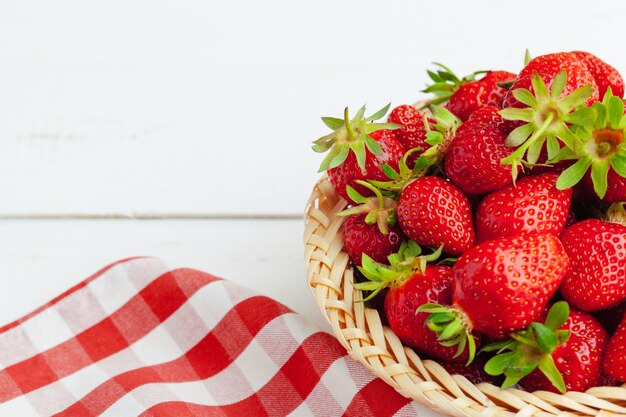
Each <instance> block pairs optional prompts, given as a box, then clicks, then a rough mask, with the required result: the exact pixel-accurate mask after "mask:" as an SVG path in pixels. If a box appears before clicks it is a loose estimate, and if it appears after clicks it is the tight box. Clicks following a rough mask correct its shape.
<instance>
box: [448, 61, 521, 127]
mask: <svg viewBox="0 0 626 417" xmlns="http://www.w3.org/2000/svg"><path fill="white" fill-rule="evenodd" d="M514 79H515V74H511V73H510V72H506V71H491V72H488V73H487V74H486V75H485V76H484V77H483V78H481V79H480V80H478V81H472V82H468V83H466V84H462V85H461V86H459V88H458V90H456V91H455V92H454V93H453V94H452V96H450V99H449V100H448V103H447V104H446V108H447V109H448V110H450V111H451V112H452V113H454V114H455V115H456V116H457V117H458V118H459V119H461V120H464V121H465V120H467V119H468V118H469V117H470V116H471V115H472V113H474V112H475V111H476V110H478V109H480V108H482V107H485V106H500V105H501V104H502V100H503V99H504V96H505V94H506V92H507V90H505V89H504V88H502V87H500V86H499V85H498V84H499V83H504V82H508V81H513V80H514Z"/></svg>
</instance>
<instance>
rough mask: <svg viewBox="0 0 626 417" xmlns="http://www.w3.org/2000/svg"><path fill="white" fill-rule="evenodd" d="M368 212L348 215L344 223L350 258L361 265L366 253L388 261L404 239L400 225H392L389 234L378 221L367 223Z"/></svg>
mask: <svg viewBox="0 0 626 417" xmlns="http://www.w3.org/2000/svg"><path fill="white" fill-rule="evenodd" d="M366 217H367V214H365V213H362V214H355V215H352V216H348V218H347V219H346V221H345V222H344V224H343V240H344V244H345V246H346V252H348V255H349V256H350V259H352V261H353V262H354V263H355V264H356V265H361V255H362V254H364V253H365V254H366V255H367V256H369V257H370V258H372V259H374V260H375V261H376V262H380V263H387V257H388V256H389V255H391V254H392V253H395V252H397V251H398V248H400V244H402V241H403V239H404V234H403V233H402V230H401V229H400V226H398V225H395V226H390V227H389V230H388V232H387V234H384V233H382V232H381V231H380V229H379V228H378V225H377V224H376V223H373V224H367V223H366V221H365V218H366Z"/></svg>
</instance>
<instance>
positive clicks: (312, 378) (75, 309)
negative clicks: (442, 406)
mask: <svg viewBox="0 0 626 417" xmlns="http://www.w3.org/2000/svg"><path fill="white" fill-rule="evenodd" d="M418 414H419V415H424V416H435V415H437V414H436V413H435V412H433V411H430V410H428V409H426V408H424V407H421V406H419V405H418V404H416V403H414V402H410V401H409V400H407V399H405V398H404V397H402V396H400V395H399V394H397V393H396V392H395V391H394V390H393V389H392V388H390V387H389V386H388V385H386V384H385V383H384V382H383V381H382V380H379V379H376V378H374V376H373V375H372V374H371V373H370V372H369V371H368V370H366V369H365V368H363V367H362V366H361V365H359V364H358V363H356V362H354V361H353V360H351V359H350V358H349V357H348V356H346V352H345V350H344V349H343V348H342V347H341V345H340V344H339V343H338V342H337V341H336V340H335V339H334V338H333V337H332V336H331V335H330V334H328V333H326V332H323V331H321V330H320V329H318V328H317V327H316V326H314V325H312V324H310V323H308V322H307V321H306V320H304V319H303V318H302V317H301V316H299V315H298V314H295V313H293V312H292V311H290V310H289V309H288V308H286V307H285V306H283V305H282V304H280V303H278V302H276V301H274V300H272V299H270V298H267V297H264V296H260V295H257V294H254V293H253V292H251V291H249V290H247V289H245V288H242V287H240V286H238V285H236V284H233V283H232V282H229V281H226V280H222V279H219V278H216V277H214V276H212V275H209V274H206V273H203V272H200V271H197V270H192V269H174V270H169V269H168V268H167V267H166V266H165V265H164V264H163V263H162V262H160V261H159V260H157V259H153V258H135V259H130V260H125V261H121V262H118V263H116V264H113V265H110V266H108V267H106V268H104V269H103V270H101V271H100V272H98V273H96V274H95V275H93V276H92V277H90V278H88V279H87V280H85V281H84V282H82V283H80V284H79V285H77V286H76V287H74V288H72V289H70V290H69V291H67V292H66V293H65V294H63V295H61V296H60V297H58V298H56V299H55V300H53V301H51V302H50V303H48V304H47V305H45V306H43V307H42V308H40V309H38V310H37V311H35V312H33V313H32V314H30V315H28V316H26V317H24V318H22V319H20V320H18V321H16V322H14V323H11V324H9V325H6V326H4V327H2V328H0V416H2V417H30V416H52V415H55V416H113V417H126V416H167V417H187V416H252V417H254V416H272V417H273V416H287V415H290V416H342V415H344V416H359V417H366V416H377V417H383V416H413V415H418Z"/></svg>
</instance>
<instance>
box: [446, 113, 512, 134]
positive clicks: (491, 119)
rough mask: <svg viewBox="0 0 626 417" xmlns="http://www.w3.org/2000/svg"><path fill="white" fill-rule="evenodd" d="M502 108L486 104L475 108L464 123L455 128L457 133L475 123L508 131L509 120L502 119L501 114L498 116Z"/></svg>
mask: <svg viewBox="0 0 626 417" xmlns="http://www.w3.org/2000/svg"><path fill="white" fill-rule="evenodd" d="M501 110H502V109H501V108H500V107H498V106H486V107H481V108H480V109H478V110H476V111H475V112H474V113H472V115H471V116H470V117H469V119H467V121H466V122H465V123H463V124H462V125H461V126H459V128H458V129H457V134H458V133H459V132H460V131H461V130H462V129H464V128H466V127H471V126H474V125H475V124H486V125H489V126H492V127H495V128H497V129H500V130H501V131H502V132H504V133H507V134H508V133H509V131H508V128H509V122H508V121H507V120H504V119H503V118H502V116H500V111H501Z"/></svg>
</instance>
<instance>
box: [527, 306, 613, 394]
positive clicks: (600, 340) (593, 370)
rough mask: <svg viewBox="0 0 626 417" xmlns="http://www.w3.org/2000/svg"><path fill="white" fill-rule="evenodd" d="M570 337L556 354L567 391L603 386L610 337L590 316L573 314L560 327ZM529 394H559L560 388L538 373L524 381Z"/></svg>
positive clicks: (556, 363) (554, 355)
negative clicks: (604, 366)
mask: <svg viewBox="0 0 626 417" xmlns="http://www.w3.org/2000/svg"><path fill="white" fill-rule="evenodd" d="M560 329H561V330H567V331H569V333H570V336H569V339H568V340H567V341H566V342H565V343H564V344H562V345H561V346H558V347H557V348H556V349H554V351H553V352H552V359H553V361H554V363H555V365H556V368H557V370H558V371H559V373H560V374H561V375H562V376H563V380H564V383H565V390H566V391H579V392H584V391H586V390H588V389H589V388H591V387H595V386H598V385H601V384H602V359H603V358H604V352H605V350H606V346H607V343H608V341H609V336H608V334H607V332H606V330H605V329H604V328H603V327H602V326H601V325H600V323H598V321H597V320H596V319H594V318H593V317H592V316H591V315H590V314H588V313H584V312H579V311H575V310H572V311H571V313H570V315H569V318H568V319H567V322H566V323H565V324H564V325H563V326H561V327H560ZM520 385H521V386H522V387H524V389H525V390H526V391H530V392H533V391H539V390H542V391H552V392H559V390H558V388H557V387H555V386H554V384H553V383H551V382H550V380H549V379H548V378H547V377H546V376H545V375H544V374H543V373H542V372H541V370H539V369H535V370H534V371H533V372H531V373H530V374H529V375H528V376H526V377H524V378H523V379H522V380H521V381H520Z"/></svg>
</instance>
